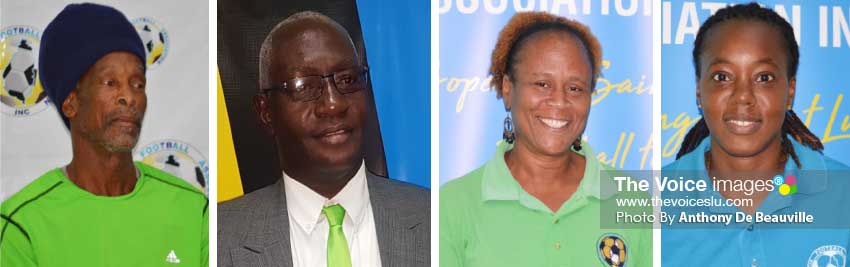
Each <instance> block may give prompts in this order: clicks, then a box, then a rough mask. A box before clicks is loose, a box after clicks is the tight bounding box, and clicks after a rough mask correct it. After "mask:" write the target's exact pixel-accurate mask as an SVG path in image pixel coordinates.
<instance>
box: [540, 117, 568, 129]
mask: <svg viewBox="0 0 850 267" xmlns="http://www.w3.org/2000/svg"><path fill="white" fill-rule="evenodd" d="M540 121H542V122H543V123H545V124H546V125H548V126H549V127H552V128H561V127H564V125H567V121H562V120H555V119H544V118H540Z"/></svg>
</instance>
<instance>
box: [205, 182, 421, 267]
mask: <svg viewBox="0 0 850 267" xmlns="http://www.w3.org/2000/svg"><path fill="white" fill-rule="evenodd" d="M366 179H367V181H368V182H367V183H368V187H369V197H370V202H371V204H372V212H373V213H374V216H375V230H376V232H377V235H378V247H379V250H380V254H381V264H382V266H384V267H391V266H430V262H431V215H430V214H431V197H430V194H429V192H428V190H426V189H424V188H420V187H417V186H414V185H410V184H407V183H404V182H399V181H395V180H391V179H386V178H382V177H378V176H375V175H373V174H370V173H368V172H367V174H366ZM218 266H232V267H244V266H264V267H265V266H292V249H291V247H290V240H289V217H288V214H287V207H286V196H285V193H284V190H283V180H278V181H277V182H276V183H274V184H272V185H269V186H266V187H264V188H261V189H259V190H257V191H254V192H251V193H249V194H247V195H244V196H242V197H239V198H237V199H233V200H230V201H227V202H223V203H220V204H219V205H218Z"/></svg>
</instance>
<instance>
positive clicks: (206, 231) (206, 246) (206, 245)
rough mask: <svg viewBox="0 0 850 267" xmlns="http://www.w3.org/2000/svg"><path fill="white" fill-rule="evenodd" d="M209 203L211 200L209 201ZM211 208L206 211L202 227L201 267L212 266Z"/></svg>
mask: <svg viewBox="0 0 850 267" xmlns="http://www.w3.org/2000/svg"><path fill="white" fill-rule="evenodd" d="M207 201H209V200H207ZM209 215H210V214H209V208H207V209H205V210H204V219H203V220H204V222H203V223H202V225H203V227H201V267H209V266H210V262H209V261H210V227H209V224H210V217H209Z"/></svg>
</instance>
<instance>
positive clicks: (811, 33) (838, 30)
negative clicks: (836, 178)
mask: <svg viewBox="0 0 850 267" xmlns="http://www.w3.org/2000/svg"><path fill="white" fill-rule="evenodd" d="M748 2H749V1H730V2H713V1H662V3H661V18H662V19H661V21H662V23H661V24H662V30H661V32H662V34H661V35H662V36H661V38H662V42H661V43H662V46H661V75H662V77H664V78H663V79H662V83H661V86H662V88H663V89H662V90H663V93H662V95H661V112H662V115H661V120H662V121H661V127H662V131H661V150H662V152H661V156H662V158H661V162H662V166H663V165H666V164H668V163H670V162H673V160H675V158H676V153H677V152H678V151H679V147H680V145H681V143H682V139H683V138H684V136H685V134H687V132H688V130H689V129H690V128H691V127H692V126H693V125H694V124H695V123H696V122H697V121H699V119H700V118H701V116H700V113H699V110H698V109H697V102H696V76H695V75H694V66H693V60H692V57H691V53H692V51H693V46H694V45H693V44H694V38H695V37H696V33H697V31H698V30H699V27H700V25H701V23H702V22H703V21H705V19H706V18H708V17H709V16H710V15H711V14H714V12H715V11H717V10H718V9H720V8H722V7H724V6H726V5H728V4H735V3H748ZM759 3H761V4H762V5H763V6H765V7H768V8H771V9H773V10H775V11H776V12H777V13H779V15H781V16H782V17H784V18H785V19H786V20H788V22H790V24H791V26H792V27H793V28H794V33H795V36H796V38H797V43H798V44H799V45H800V67H799V70H798V71H797V90H796V95H795V97H794V106H793V109H794V112H796V113H797V115H798V116H799V117H800V119H801V120H802V121H803V122H804V123H805V124H806V125H807V126H808V127H809V129H810V130H811V131H812V132H813V133H814V134H815V135H817V136H818V137H820V138H821V141H822V142H823V144H824V147H825V149H824V154H825V155H827V156H829V157H832V158H834V159H836V160H838V161H840V162H844V163H848V162H850V94H848V92H850V80H848V79H847V74H848V71H847V68H846V67H845V64H847V62H848V61H850V3H848V2H847V1H838V0H823V1H791V0H784V1H782V0H774V1H759Z"/></svg>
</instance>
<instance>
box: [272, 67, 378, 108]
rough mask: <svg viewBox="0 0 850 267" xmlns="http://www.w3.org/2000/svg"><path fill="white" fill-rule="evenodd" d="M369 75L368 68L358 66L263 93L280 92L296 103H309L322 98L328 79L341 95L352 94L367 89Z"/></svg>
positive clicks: (293, 80)
mask: <svg viewBox="0 0 850 267" xmlns="http://www.w3.org/2000/svg"><path fill="white" fill-rule="evenodd" d="M368 73H369V68H368V67H366V66H357V67H353V68H349V69H344V70H341V71H337V72H334V73H331V74H328V75H315V76H305V77H295V78H294V79H291V80H288V81H285V82H283V83H282V84H280V85H277V86H273V87H271V88H266V89H263V90H262V91H263V92H264V93H267V92H271V91H278V92H281V93H285V94H287V95H289V96H290V97H292V99H293V100H295V101H302V102H309V101H313V100H316V99H319V97H320V96H322V91H324V89H325V88H327V86H328V84H327V78H330V80H331V81H333V84H334V87H336V90H337V91H338V92H339V93H341V94H350V93H354V92H358V91H360V90H363V89H364V88H366V81H367V75H368Z"/></svg>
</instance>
